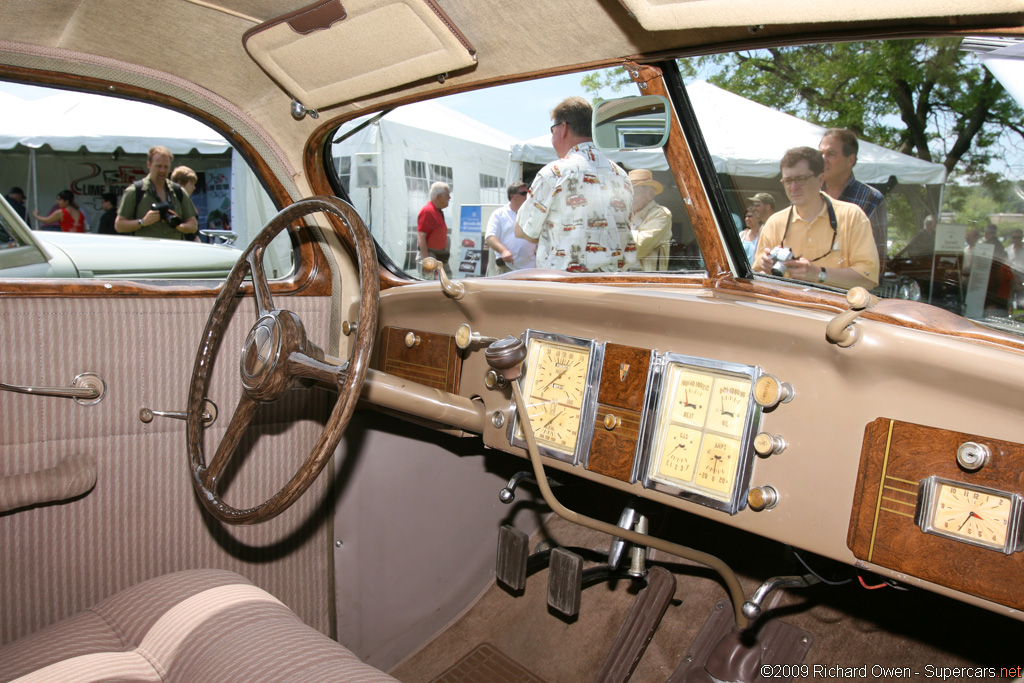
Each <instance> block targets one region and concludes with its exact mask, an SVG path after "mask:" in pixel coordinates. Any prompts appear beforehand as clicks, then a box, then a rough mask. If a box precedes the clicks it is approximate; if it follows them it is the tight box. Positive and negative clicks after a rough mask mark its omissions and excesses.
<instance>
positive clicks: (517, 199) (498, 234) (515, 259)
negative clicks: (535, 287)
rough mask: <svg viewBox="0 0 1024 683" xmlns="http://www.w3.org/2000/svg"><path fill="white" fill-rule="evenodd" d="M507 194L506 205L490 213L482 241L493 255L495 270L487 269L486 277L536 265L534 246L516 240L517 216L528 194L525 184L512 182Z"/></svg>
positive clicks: (527, 242)
mask: <svg viewBox="0 0 1024 683" xmlns="http://www.w3.org/2000/svg"><path fill="white" fill-rule="evenodd" d="M507 194H508V204H506V205H505V206H503V207H501V208H500V209H497V210H496V211H495V212H494V213H492V214H491V218H490V220H488V221H487V230H486V231H485V232H484V242H486V243H487V246H488V247H490V248H491V253H492V254H493V255H494V269H493V272H491V271H490V269H489V272H488V275H491V274H494V275H500V274H502V273H507V272H509V271H512V270H523V269H524V268H533V267H534V266H536V265H537V245H536V244H534V243H533V242H530V241H528V240H524V239H520V238H519V237H516V213H517V212H518V211H519V207H521V206H522V205H523V202H525V201H526V197H527V195H528V194H529V190H527V189H526V183H522V182H515V183H512V184H511V185H509V186H508V191H507Z"/></svg>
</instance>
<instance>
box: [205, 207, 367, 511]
mask: <svg viewBox="0 0 1024 683" xmlns="http://www.w3.org/2000/svg"><path fill="white" fill-rule="evenodd" d="M317 212H324V213H330V214H333V215H334V216H337V217H338V218H340V219H341V222H342V223H343V224H344V225H345V227H346V228H347V229H348V233H349V235H350V236H351V238H352V240H351V243H352V244H353V245H354V247H355V257H356V260H357V265H358V270H359V287H360V300H359V320H358V322H357V324H356V331H355V340H354V341H353V344H352V357H351V359H350V360H349V361H347V362H343V363H341V364H336V363H338V361H337V360H335V359H331V360H333V361H334V362H329V361H328V360H327V359H326V357H325V354H324V352H323V350H321V349H320V348H319V347H317V346H316V345H315V344H313V343H312V342H310V341H309V340H308V339H307V338H306V331H305V328H304V326H303V324H302V320H300V319H299V316H298V315H296V314H295V313H292V312H291V311H287V310H283V309H278V308H276V307H275V306H274V303H273V300H272V298H271V296H270V285H269V284H268V283H267V278H266V274H265V273H264V270H263V257H264V253H265V251H266V248H267V245H269V244H270V242H271V240H273V239H274V237H276V236H277V234H278V233H280V232H281V231H282V230H284V229H286V228H287V227H288V226H289V225H291V224H292V223H294V222H295V221H296V220H298V219H300V218H302V217H304V216H307V215H309V214H312V213H317ZM248 274H251V276H252V282H253V290H254V292H255V295H256V296H255V298H256V310H257V315H256V318H257V319H256V323H255V324H254V325H253V327H252V329H251V330H250V331H249V334H248V336H247V337H246V339H245V343H244V344H243V345H242V357H241V360H240V363H239V372H240V377H241V382H242V388H243V392H242V397H241V399H239V401H238V405H237V406H236V407H235V412H234V414H233V415H232V416H231V421H230V422H229V423H228V427H227V431H226V433H225V434H224V438H223V439H222V440H221V442H220V445H219V446H218V447H217V450H216V453H215V454H214V456H213V459H212V460H211V461H210V463H209V465H207V463H206V458H205V457H204V455H203V433H202V414H203V403H204V400H205V398H206V395H207V389H208V388H209V384H210V373H211V370H212V365H213V358H214V355H215V351H216V349H217V347H218V344H219V342H220V340H221V336H222V334H223V332H224V328H225V326H226V321H227V318H228V313H229V311H230V309H231V307H232V303H233V301H234V299H235V296H236V295H237V294H238V289H239V287H240V286H241V284H242V281H243V280H244V279H245V277H246V275H248ZM378 278H379V273H378V270H377V255H376V250H375V248H374V244H373V239H372V238H371V237H370V234H369V232H368V231H367V230H366V226H365V225H364V224H363V222H362V220H361V219H360V218H359V215H358V214H357V213H356V212H355V210H354V209H353V208H352V207H351V206H349V205H348V204H346V203H344V202H343V201H341V200H340V199H336V198H334V197H323V196H318V197H310V198H308V199H303V200H300V201H298V202H295V203H294V204H292V205H291V206H288V207H287V208H285V209H283V210H282V211H281V212H280V213H278V214H277V215H276V216H274V218H272V219H271V221H270V223H269V224H267V227H266V228H264V229H263V231H262V232H260V234H259V235H257V236H256V239H254V240H253V242H252V244H250V245H249V248H248V249H246V250H245V251H244V252H243V253H242V255H241V256H240V257H239V259H238V262H237V263H236V264H235V267H234V268H232V270H231V273H230V274H229V275H228V278H227V280H226V281H225V282H224V286H223V287H222V288H221V291H220V294H219V295H218V296H217V300H216V301H215V302H214V304H213V309H212V310H211V311H210V317H209V318H208V319H207V321H206V329H204V330H203V336H202V338H201V339H200V341H199V351H198V352H197V353H196V360H195V365H194V366H193V367H192V380H191V382H190V384H189V391H188V413H187V418H186V421H187V427H186V437H187V446H188V459H189V466H190V468H191V470H192V484H193V486H194V488H195V490H196V493H197V494H198V495H199V500H200V501H201V502H202V504H203V506H204V507H206V509H207V510H209V511H210V513H211V514H212V515H213V516H214V517H216V518H217V519H218V520H220V521H221V522H224V523H226V524H240V525H241V524H259V523H261V522H266V521H267V520H269V519H272V518H273V517H276V516H277V515H279V514H281V513H282V512H284V511H285V510H286V509H288V507H289V506H290V505H292V503H294V502H295V501H296V500H298V498H299V497H300V496H301V495H302V494H303V493H305V492H306V490H307V489H308V488H309V487H310V485H311V484H312V483H313V480H315V479H316V477H317V475H319V474H320V471H321V470H323V468H324V465H326V464H327V461H328V460H329V459H330V457H331V454H332V453H333V452H334V449H335V448H337V446H338V442H339V441H340V440H341V436H342V434H343V433H344V431H345V427H346V426H347V425H348V421H349V419H350V418H351V417H352V413H353V411H354V410H355V407H356V402H357V401H358V399H359V392H360V390H361V388H362V385H363V381H364V379H365V378H366V369H367V366H368V365H369V362H370V352H371V351H372V349H373V342H374V337H375V335H376V330H377V299H378V296H379V280H378ZM332 294H333V292H332ZM300 379H312V380H317V381H319V382H320V383H325V382H326V383H329V384H330V385H331V386H334V387H336V388H337V390H338V398H337V400H336V402H335V404H334V408H333V409H332V411H331V415H330V417H329V418H328V420H327V424H326V425H324V429H323V432H322V433H321V434H320V437H319V439H318V440H317V442H316V444H315V445H314V446H313V448H312V450H311V451H310V453H309V455H308V456H307V457H306V460H305V462H304V463H303V464H302V466H301V467H300V468H299V470H298V471H297V472H296V473H295V475H294V476H292V478H291V479H290V480H289V481H288V482H287V483H286V484H285V485H284V486H283V487H282V488H281V490H280V491H278V492H277V493H275V494H274V495H273V496H272V497H270V498H268V499H267V500H266V501H264V502H262V503H260V504H259V505H256V506H255V507H251V508H247V509H238V508H234V507H232V506H230V505H228V504H227V503H225V502H224V501H223V500H222V499H221V497H220V495H219V494H218V493H217V488H218V484H219V478H220V476H221V474H222V473H223V472H224V468H225V466H226V465H227V464H228V462H229V461H230V460H231V457H232V456H233V455H234V453H235V450H236V449H237V447H238V443H239V441H240V440H241V437H242V435H243V434H244V433H245V430H246V427H248V425H249V424H250V422H251V421H252V419H253V417H254V415H255V414H256V410H257V408H258V407H259V405H260V404H261V403H269V402H271V401H276V400H278V399H280V398H281V397H283V396H284V395H285V394H286V393H288V391H289V390H291V388H292V387H293V385H294V384H295V383H296V382H297V381H298V380H300Z"/></svg>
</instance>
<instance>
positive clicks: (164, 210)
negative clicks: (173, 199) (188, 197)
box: [153, 202, 182, 228]
mask: <svg viewBox="0 0 1024 683" xmlns="http://www.w3.org/2000/svg"><path fill="white" fill-rule="evenodd" d="M153 210H154V211H159V212H160V220H162V221H163V222H165V223H167V225H169V226H171V227H172V228H176V227H178V226H179V225H181V223H182V220H181V216H178V215H175V214H173V213H171V203H170V202H160V203H158V204H154V205H153Z"/></svg>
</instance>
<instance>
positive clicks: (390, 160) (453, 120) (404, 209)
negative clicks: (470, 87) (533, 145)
mask: <svg viewBox="0 0 1024 683" xmlns="http://www.w3.org/2000/svg"><path fill="white" fill-rule="evenodd" d="M359 123H360V122H359V121H354V122H351V123H348V124H346V125H345V126H343V127H342V128H341V130H340V131H339V132H338V134H336V136H335V137H336V138H338V137H341V136H344V135H345V133H346V132H347V131H349V130H351V129H353V128H354V127H356V126H358V125H359ZM515 141H516V140H515V138H513V137H512V136H510V135H506V134H505V133H502V132H501V131H498V130H495V129H494V128H491V127H490V126H487V125H485V124H483V123H480V122H479V121H477V120H475V119H473V118H470V117H468V116H466V115H465V114H462V113H460V112H457V111H455V110H453V109H450V108H448V107H446V106H444V105H443V104H440V103H438V102H435V101H425V102H417V103H414V104H410V105H406V106H403V107H399V108H398V109H395V110H394V111H392V112H390V113H388V114H387V115H386V116H385V117H384V118H382V119H380V120H379V121H377V122H376V123H374V124H371V125H368V126H366V127H365V128H363V129H361V130H359V131H358V132H356V133H354V134H352V136H351V137H349V138H346V139H345V140H343V141H341V142H339V143H336V144H335V145H334V148H333V150H332V156H333V157H334V159H335V160H336V163H339V166H340V165H341V164H340V162H341V161H342V160H343V159H345V158H349V161H348V162H347V163H349V164H350V166H349V168H350V169H351V174H352V175H351V178H352V180H351V183H350V186H349V187H350V189H349V195H350V198H351V199H352V203H353V205H354V206H355V207H356V209H357V210H358V211H359V213H360V214H361V215H362V216H364V217H366V219H367V224H368V225H369V227H370V231H371V234H373V236H374V238H376V239H377V241H378V242H380V243H381V244H382V245H383V246H384V249H385V251H386V252H387V253H388V254H391V255H392V256H393V257H394V256H395V255H397V254H401V253H405V254H406V255H407V259H408V257H409V256H410V255H412V254H413V253H414V252H415V248H416V242H415V234H414V233H415V229H416V215H417V214H418V212H419V210H420V208H422V207H423V205H424V204H426V202H427V200H428V195H427V190H428V188H429V186H430V183H431V182H432V181H434V180H446V181H447V179H446V178H444V177H443V176H441V175H437V173H438V171H439V170H441V169H448V170H450V172H451V183H450V184H451V189H452V194H451V197H452V198H451V204H450V205H449V209H447V210H446V211H445V214H446V216H447V222H448V226H449V227H450V228H451V229H452V239H453V240H454V239H455V236H456V234H457V229H456V228H457V226H458V223H459V218H460V210H461V207H463V206H468V205H481V204H504V203H505V202H506V201H507V199H508V198H507V195H506V194H505V185H506V182H505V180H506V179H505V172H506V170H507V168H508V160H509V149H510V148H511V147H512V145H513V143H515ZM355 155H378V156H377V157H376V159H377V160H378V161H377V164H378V170H379V183H378V184H376V185H372V186H368V185H367V184H366V183H361V182H360V178H359V177H358V168H357V164H356V160H355V159H354V157H355ZM364 158H368V157H364ZM419 174H422V175H419ZM485 177H489V178H490V179H492V180H493V182H494V183H496V184H494V185H492V186H488V185H485V184H484V178H485ZM378 188H381V189H378ZM403 192H404V193H405V198H406V201H405V202H404V203H403V202H402V201H401V199H396V198H397V197H399V196H400V195H401V193H403ZM385 193H387V195H388V197H389V199H388V200H387V201H384V194H385ZM396 209H397V210H396ZM458 246H459V245H457V244H453V251H454V252H455V253H458ZM398 265H399V267H404V266H406V265H407V264H403V263H398Z"/></svg>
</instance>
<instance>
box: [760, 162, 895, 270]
mask: <svg viewBox="0 0 1024 683" xmlns="http://www.w3.org/2000/svg"><path fill="white" fill-rule="evenodd" d="M779 167H780V169H781V171H782V186H783V189H785V191H786V196H787V197H788V198H789V201H790V202H791V203H792V206H790V207H789V208H786V209H783V210H781V211H779V212H777V213H775V214H773V215H772V216H771V217H770V218H769V219H768V222H767V223H765V225H764V228H762V230H761V238H760V239H759V240H758V243H757V254H759V257H758V258H757V259H755V262H754V270H755V271H756V272H760V273H768V272H771V270H772V266H773V265H774V263H775V260H774V259H773V257H772V250H773V249H774V248H775V247H788V248H789V249H791V250H792V258H790V259H787V260H785V261H783V262H782V265H783V266H784V267H785V274H786V277H789V278H796V279H798V280H807V281H810V282H821V283H824V284H827V285H831V286H833V287H842V288H844V289H849V288H851V287H856V286H861V287H867V288H868V289H871V288H872V287H874V286H875V285H877V284H878V251H877V249H876V247H875V240H874V236H873V234H872V232H871V222H870V221H869V220H868V217H867V214H865V213H864V211H863V210H861V208H860V207H859V206H856V205H855V204H850V203H848V202H843V201H839V200H838V199H832V198H830V197H828V196H827V195H826V194H824V193H823V192H822V191H821V183H822V180H823V175H824V168H825V162H824V159H823V158H822V156H821V152H819V151H818V150H816V149H814V148H811V147H795V148H793V149H791V150H789V151H788V152H786V154H785V155H784V156H783V157H782V162H781V163H780V164H779Z"/></svg>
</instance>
